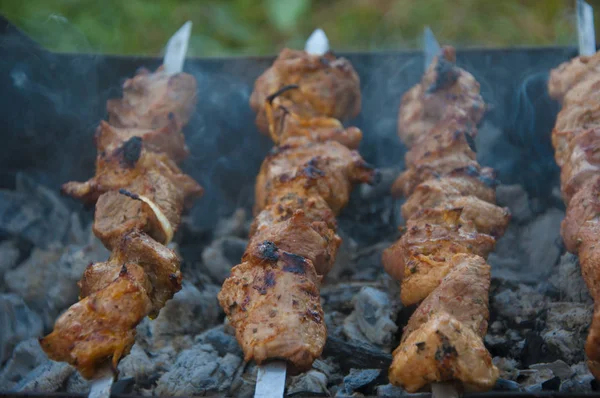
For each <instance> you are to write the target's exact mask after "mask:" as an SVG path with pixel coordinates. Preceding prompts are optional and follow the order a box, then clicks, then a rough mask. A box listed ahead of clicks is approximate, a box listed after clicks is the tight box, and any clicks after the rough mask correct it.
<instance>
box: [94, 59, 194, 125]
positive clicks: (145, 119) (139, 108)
mask: <svg viewBox="0 0 600 398" xmlns="http://www.w3.org/2000/svg"><path fill="white" fill-rule="evenodd" d="M196 85H197V84H196V79H195V78H194V76H192V75H189V74H187V73H178V74H176V75H172V76H169V75H167V73H165V71H164V67H163V66H161V67H160V68H158V69H157V70H156V71H155V72H150V71H149V70H147V69H143V68H142V69H140V70H139V71H138V72H137V74H136V75H135V76H134V77H133V78H131V79H127V80H126V81H125V83H124V84H123V97H122V98H119V99H111V100H109V101H108V103H107V105H106V108H107V109H108V123H110V125H111V126H115V127H128V128H135V127H139V128H144V129H159V128H162V127H165V126H167V125H169V124H170V123H171V121H172V120H174V121H175V122H176V123H177V126H179V128H181V127H183V126H184V125H185V124H187V122H188V121H189V119H190V116H191V115H192V112H193V111H194V108H195V107H196V100H197V98H196V95H197V94H196Z"/></svg>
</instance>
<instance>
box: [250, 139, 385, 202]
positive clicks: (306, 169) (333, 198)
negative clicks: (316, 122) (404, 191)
mask: <svg viewBox="0 0 600 398" xmlns="http://www.w3.org/2000/svg"><path fill="white" fill-rule="evenodd" d="M375 177H376V172H375V170H374V169H373V167H371V166H370V165H368V164H367V163H366V162H365V161H364V160H363V159H362V158H361V157H360V155H359V154H358V152H356V151H351V150H350V149H348V148H347V147H345V146H344V145H342V144H340V143H337V142H335V141H327V142H324V143H311V144H307V145H302V146H298V147H287V146H284V147H278V148H276V149H275V150H274V151H272V152H271V154H270V155H269V156H267V158H266V159H265V160H264V162H263V164H262V166H261V169H260V173H259V175H258V177H257V179H256V188H255V195H256V201H255V214H258V212H259V211H260V210H262V209H263V208H264V207H265V206H266V205H267V204H269V203H273V202H272V201H271V197H272V196H273V195H275V194H276V193H277V192H280V191H282V190H285V191H286V192H295V193H297V194H298V196H301V197H312V196H321V197H322V198H323V199H324V200H325V202H326V203H327V204H328V205H329V207H331V209H332V210H333V212H334V214H338V213H339V211H340V210H341V208H342V207H344V206H345V205H346V203H348V199H349V196H350V191H351V189H352V186H353V185H354V184H355V183H359V182H365V183H369V182H372V181H373V180H374V178H375Z"/></svg>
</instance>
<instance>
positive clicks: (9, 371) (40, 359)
mask: <svg viewBox="0 0 600 398" xmlns="http://www.w3.org/2000/svg"><path fill="white" fill-rule="evenodd" d="M47 360H48V357H47V356H46V353H45V352H44V351H42V347H40V343H39V342H38V339H37V338H33V339H29V340H24V341H21V342H20V343H19V344H17V346H16V347H15V349H14V350H13V352H12V355H11V357H10V359H9V360H8V361H7V363H6V365H5V366H4V368H3V369H2V371H0V386H2V387H3V388H4V389H11V388H12V387H13V386H14V385H15V384H17V383H18V382H20V381H21V380H23V378H24V377H25V376H26V375H27V374H29V372H31V371H32V370H33V369H35V368H36V367H37V366H39V365H41V364H42V363H44V362H45V361H47Z"/></svg>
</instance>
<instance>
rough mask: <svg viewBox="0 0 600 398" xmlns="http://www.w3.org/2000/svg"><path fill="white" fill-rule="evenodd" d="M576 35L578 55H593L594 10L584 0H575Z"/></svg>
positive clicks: (594, 42) (594, 39)
mask: <svg viewBox="0 0 600 398" xmlns="http://www.w3.org/2000/svg"><path fill="white" fill-rule="evenodd" d="M576 9H577V36H578V38H579V55H593V54H594V53H595V52H596V34H595V29H594V10H593V8H592V6H591V5H589V4H588V3H586V2H585V1H584V0H577V7H576Z"/></svg>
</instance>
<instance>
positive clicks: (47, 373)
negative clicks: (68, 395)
mask: <svg viewBox="0 0 600 398" xmlns="http://www.w3.org/2000/svg"><path fill="white" fill-rule="evenodd" d="M73 372H75V368H73V367H72V366H71V365H69V364H67V363H64V362H54V361H51V360H49V359H48V360H46V361H45V362H44V363H43V364H41V365H39V366H38V367H36V368H35V369H34V370H32V371H31V372H29V373H28V374H27V375H26V376H25V377H24V378H23V380H21V381H20V382H19V383H18V384H17V385H15V386H14V387H13V388H12V391H15V392H43V393H48V392H54V391H58V390H59V389H60V388H61V387H62V386H63V385H64V383H65V382H66V381H67V379H68V378H69V376H71V375H72V374H73Z"/></svg>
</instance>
